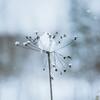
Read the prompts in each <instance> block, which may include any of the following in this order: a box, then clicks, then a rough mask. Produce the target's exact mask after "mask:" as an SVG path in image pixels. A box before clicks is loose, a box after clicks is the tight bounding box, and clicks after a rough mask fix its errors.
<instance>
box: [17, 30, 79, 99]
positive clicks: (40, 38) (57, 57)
mask: <svg viewBox="0 0 100 100" xmlns="http://www.w3.org/2000/svg"><path fill="white" fill-rule="evenodd" d="M34 34H35V36H34V37H32V36H30V35H29V36H26V37H25V38H26V41H25V42H23V43H21V42H19V41H16V42H15V45H16V46H19V47H22V48H25V49H30V50H33V51H36V52H38V53H41V52H42V53H45V54H47V62H48V70H49V73H48V75H49V85H50V100H53V89H52V80H53V79H54V77H53V74H52V70H54V71H55V72H59V74H60V75H62V74H63V73H65V72H67V68H71V67H72V65H71V64H70V63H69V62H70V61H71V60H72V57H71V56H70V55H68V56H64V55H63V54H62V53H60V52H58V51H60V50H63V49H64V48H66V47H67V46H69V45H71V44H73V43H74V41H76V40H77V37H76V36H75V37H73V38H72V39H71V40H69V42H67V43H64V44H62V43H63V42H62V41H63V40H64V41H65V40H66V38H67V35H66V34H61V35H60V34H59V33H58V32H55V33H54V34H50V33H44V34H40V33H38V32H35V33H34ZM58 63H59V64H60V66H59V64H58ZM58 66H59V67H62V69H63V70H61V69H59V68H58ZM45 70H46V68H45V67H44V68H43V71H45Z"/></svg>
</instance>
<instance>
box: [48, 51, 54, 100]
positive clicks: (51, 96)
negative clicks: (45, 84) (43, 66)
mask: <svg viewBox="0 0 100 100" xmlns="http://www.w3.org/2000/svg"><path fill="white" fill-rule="evenodd" d="M47 55H48V67H49V82H50V100H53V92H52V78H51V77H52V76H51V60H50V52H47Z"/></svg>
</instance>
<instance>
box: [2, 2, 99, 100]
mask: <svg viewBox="0 0 100 100" xmlns="http://www.w3.org/2000/svg"><path fill="white" fill-rule="evenodd" d="M37 31H38V32H51V33H54V32H56V31H58V32H59V33H61V34H63V33H65V34H66V35H67V34H68V35H70V36H74V35H77V36H78V40H77V42H76V43H75V44H74V45H72V46H70V47H68V49H67V51H65V52H66V53H70V54H71V55H72V58H73V61H72V68H71V70H70V71H69V70H68V71H67V72H66V74H64V75H63V76H59V75H58V74H57V75H55V78H54V81H53V94H54V100H96V96H98V95H99V94H100V1H99V0H0V100H50V96H49V83H48V82H49V81H48V70H47V69H46V71H45V72H43V71H42V68H43V66H41V65H42V63H43V60H42V58H43V57H42V55H41V54H37V53H35V52H33V51H30V50H25V49H22V48H16V47H15V46H14V42H15V41H16V40H19V41H22V40H23V38H24V36H25V35H26V34H28V33H34V32H37ZM97 100H98V99H97ZM99 100H100V98H99Z"/></svg>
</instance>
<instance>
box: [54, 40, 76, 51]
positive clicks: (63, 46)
mask: <svg viewBox="0 0 100 100" xmlns="http://www.w3.org/2000/svg"><path fill="white" fill-rule="evenodd" d="M73 42H74V40H72V41H71V42H69V43H68V44H66V45H64V46H62V47H60V48H58V49H55V50H54V51H58V50H60V49H63V48H65V47H66V46H69V45H71V44H72V43H73ZM54 51H52V52H54Z"/></svg>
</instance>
